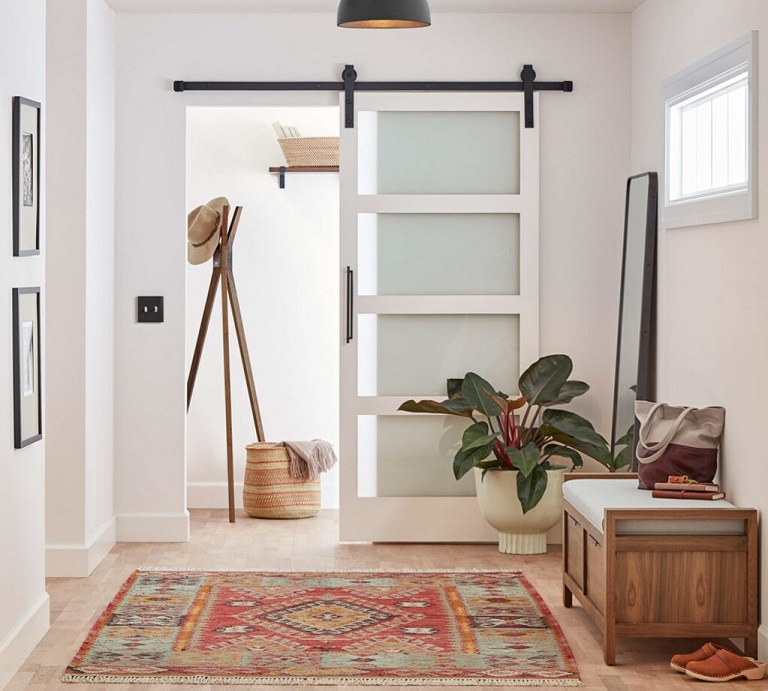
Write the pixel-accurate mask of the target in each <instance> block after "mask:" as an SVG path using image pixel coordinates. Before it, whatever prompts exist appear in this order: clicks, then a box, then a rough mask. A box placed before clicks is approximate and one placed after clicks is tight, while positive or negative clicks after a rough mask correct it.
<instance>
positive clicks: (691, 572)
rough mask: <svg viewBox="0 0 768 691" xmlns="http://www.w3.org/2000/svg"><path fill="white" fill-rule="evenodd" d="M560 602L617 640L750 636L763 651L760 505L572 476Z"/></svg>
mask: <svg viewBox="0 0 768 691" xmlns="http://www.w3.org/2000/svg"><path fill="white" fill-rule="evenodd" d="M566 480H567V481H566V483H565V484H564V485H563V494H564V497H565V501H564V510H565V515H564V517H563V518H564V521H563V525H564V539H563V604H564V605H565V606H566V607H570V606H571V605H572V603H573V596H574V595H575V596H576V599H577V600H578V601H579V602H580V603H581V605H582V607H583V608H584V610H585V611H586V612H587V613H588V614H589V616H590V617H591V618H592V620H593V621H594V622H595V624H596V625H597V626H598V627H599V628H600V630H601V631H602V634H603V647H604V659H605V663H606V664H607V665H612V664H614V663H615V660H616V638H617V637H619V636H626V637H644V638H689V637H690V638H707V639H712V638H743V639H744V649H745V653H746V654H747V655H750V656H752V657H755V656H756V655H757V625H758V621H757V617H758V580H757V569H758V554H757V549H758V547H757V544H758V543H757V511H756V510H755V509H739V508H736V507H735V506H733V504H730V503H729V502H726V501H724V500H720V501H714V502H713V501H705V500H696V501H689V500H679V499H653V498H652V497H651V493H650V492H648V491H644V490H638V489H637V478H636V476H633V475H630V474H616V475H613V474H605V475H599V476H595V475H581V474H573V475H567V476H566Z"/></svg>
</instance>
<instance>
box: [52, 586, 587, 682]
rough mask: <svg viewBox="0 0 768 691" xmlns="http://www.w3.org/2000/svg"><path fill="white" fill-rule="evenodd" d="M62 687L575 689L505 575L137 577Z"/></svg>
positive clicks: (564, 651)
mask: <svg viewBox="0 0 768 691" xmlns="http://www.w3.org/2000/svg"><path fill="white" fill-rule="evenodd" d="M64 681H74V682H96V683H109V682H115V683H132V684H135V683H155V684H169V683H170V684H174V683H176V684H281V685H293V686H301V685H319V684H329V685H339V684H354V685H424V686H427V685H451V686H456V685H478V686H490V685H495V686H581V682H580V681H579V677H578V671H577V669H576V665H575V663H574V659H573V655H572V653H571V650H570V648H569V647H568V644H567V643H566V642H565V638H564V637H563V634H562V631H561V630H560V627H559V626H558V624H557V622H556V621H555V620H554V618H553V617H552V615H551V613H550V612H549V610H548V609H547V607H546V605H545V604H544V602H543V601H542V599H541V597H540V596H539V594H538V593H537V592H536V591H535V590H534V589H533V587H532V586H531V584H530V583H528V581H527V580H526V579H525V577H524V576H523V575H522V574H520V573H514V572H461V573H457V572H406V573H389V572H366V573H358V572H339V573H265V572H247V571H238V572H216V571H136V572H134V573H133V575H132V576H131V577H130V578H129V579H128V581H126V583H125V584H124V585H123V587H122V588H121V590H120V592H119V593H118V594H117V596H116V597H115V599H114V600H113V602H112V603H111V604H110V605H109V607H107V609H106V611H105V612H104V613H103V614H102V615H101V617H100V618H99V621H98V622H97V623H96V624H95V626H94V627H93V629H92V630H91V632H90V634H89V635H88V638H87V639H86V641H85V643H83V645H82V647H81V648H80V651H79V652H78V653H77V655H76V656H75V659H74V660H72V662H71V663H70V665H69V667H68V668H67V673H66V674H65V676H64Z"/></svg>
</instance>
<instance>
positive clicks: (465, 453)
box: [453, 444, 493, 480]
mask: <svg viewBox="0 0 768 691" xmlns="http://www.w3.org/2000/svg"><path fill="white" fill-rule="evenodd" d="M492 451H493V449H492V448H491V445H490V444H488V445H486V446H482V447H480V448H479V449H459V450H458V452H457V453H456V455H455V456H454V457H453V475H454V477H455V478H456V479H457V480H460V479H461V478H463V477H464V476H465V475H466V474H467V473H468V472H469V471H470V470H472V468H474V467H475V466H476V465H477V464H478V463H480V462H481V461H484V460H485V459H486V458H488V456H490V455H491V452H492Z"/></svg>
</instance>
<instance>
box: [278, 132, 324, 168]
mask: <svg viewBox="0 0 768 691" xmlns="http://www.w3.org/2000/svg"><path fill="white" fill-rule="evenodd" d="M277 141H278V143H279V144H280V148H281V149H282V150H283V156H285V160H286V162H287V163H288V165H289V166H290V167H291V168H298V167H300V166H338V165H339V138H338V137H278V140H277Z"/></svg>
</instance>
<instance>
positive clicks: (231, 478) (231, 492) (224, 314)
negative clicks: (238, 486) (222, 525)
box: [221, 206, 235, 523]
mask: <svg viewBox="0 0 768 691" xmlns="http://www.w3.org/2000/svg"><path fill="white" fill-rule="evenodd" d="M228 212H229V207H226V206H225V207H224V213H223V217H224V218H223V223H222V224H221V227H222V233H221V326H222V336H223V341H222V351H223V354H224V406H225V413H226V424H227V489H228V499H229V522H230V523H234V522H235V470H234V461H233V458H232V386H231V382H230V376H229V375H230V367H229V309H228V302H227V293H228V288H227V284H228V275H227V274H228V268H227V232H226V228H227V215H228Z"/></svg>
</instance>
